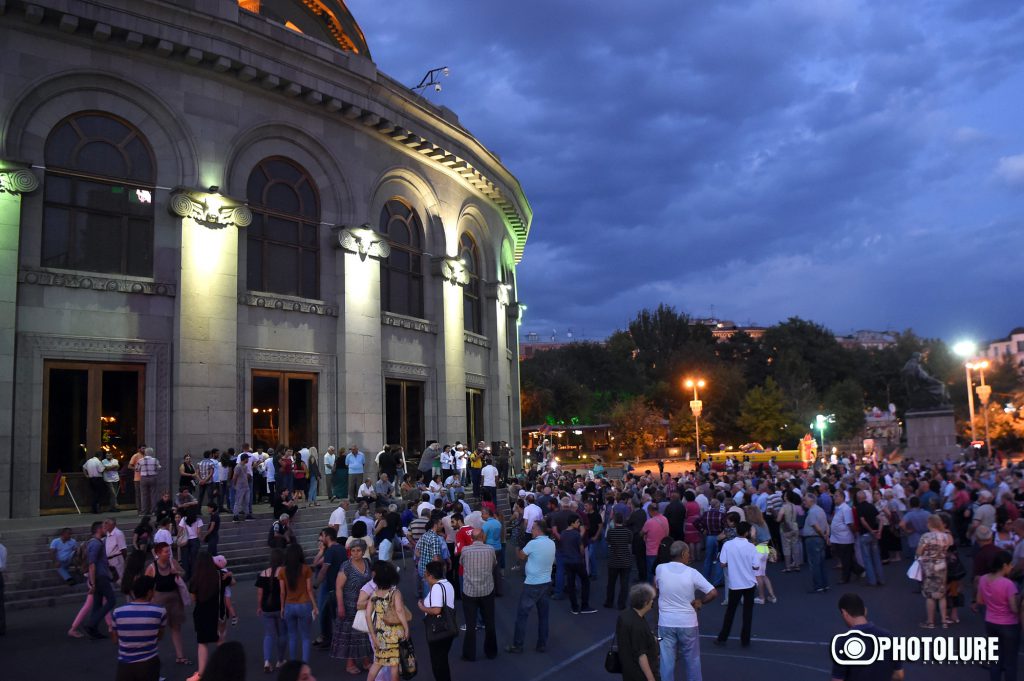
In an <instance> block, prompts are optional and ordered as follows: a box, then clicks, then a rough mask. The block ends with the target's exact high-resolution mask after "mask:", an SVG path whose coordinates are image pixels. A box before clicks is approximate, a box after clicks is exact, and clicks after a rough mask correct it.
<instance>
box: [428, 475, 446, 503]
mask: <svg viewBox="0 0 1024 681" xmlns="http://www.w3.org/2000/svg"><path fill="white" fill-rule="evenodd" d="M427 491H428V492H430V501H434V499H436V498H437V497H438V495H439V494H441V493H442V492H444V484H443V483H442V482H441V476H440V475H435V476H434V477H433V479H432V480H431V481H430V484H429V485H427Z"/></svg>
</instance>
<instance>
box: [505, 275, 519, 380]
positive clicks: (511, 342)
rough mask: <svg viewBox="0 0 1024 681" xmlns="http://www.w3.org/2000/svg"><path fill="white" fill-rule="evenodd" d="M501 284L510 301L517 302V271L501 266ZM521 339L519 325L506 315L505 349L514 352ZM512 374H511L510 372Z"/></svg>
mask: <svg viewBox="0 0 1024 681" xmlns="http://www.w3.org/2000/svg"><path fill="white" fill-rule="evenodd" d="M501 283H502V284H504V285H505V286H507V287H508V289H507V290H508V295H509V300H510V301H511V300H515V297H516V275H515V270H514V269H513V268H512V266H511V265H508V264H502V266H501ZM518 337H519V324H518V322H517V320H516V319H515V318H513V317H509V316H508V315H505V347H506V348H508V349H509V350H512V351H513V352H514V351H515V349H516V343H517V342H518ZM509 373H510V374H511V372H509Z"/></svg>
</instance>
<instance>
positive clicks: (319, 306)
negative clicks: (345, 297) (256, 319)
mask: <svg viewBox="0 0 1024 681" xmlns="http://www.w3.org/2000/svg"><path fill="white" fill-rule="evenodd" d="M238 302H239V304H241V305H248V306H249V307H263V308H266V309H268V310H286V311H288V312H304V313H306V314H317V315H323V316H325V317H337V316H338V308H336V307H334V306H332V305H328V304H326V303H323V302H319V301H315V300H306V299H305V298H292V297H290V296H277V295H273V294H270V293H249V292H246V293H240V294H238Z"/></svg>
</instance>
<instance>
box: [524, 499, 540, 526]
mask: <svg viewBox="0 0 1024 681" xmlns="http://www.w3.org/2000/svg"><path fill="white" fill-rule="evenodd" d="M543 518H544V512H543V511H541V510H540V506H538V505H537V504H527V505H526V508H524V509H523V521H524V522H525V523H526V531H527V532H529V531H531V530H532V529H533V524H534V523H535V522H537V521H538V520H542V519H543Z"/></svg>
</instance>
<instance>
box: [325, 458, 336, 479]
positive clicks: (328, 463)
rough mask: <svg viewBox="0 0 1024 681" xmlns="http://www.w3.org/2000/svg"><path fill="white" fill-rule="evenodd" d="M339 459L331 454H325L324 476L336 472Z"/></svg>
mask: <svg viewBox="0 0 1024 681" xmlns="http://www.w3.org/2000/svg"><path fill="white" fill-rule="evenodd" d="M336 459H337V457H336V456H335V455H334V454H332V453H331V452H327V453H326V454H324V475H330V474H331V473H333V472H334V463H335V461H336Z"/></svg>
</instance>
